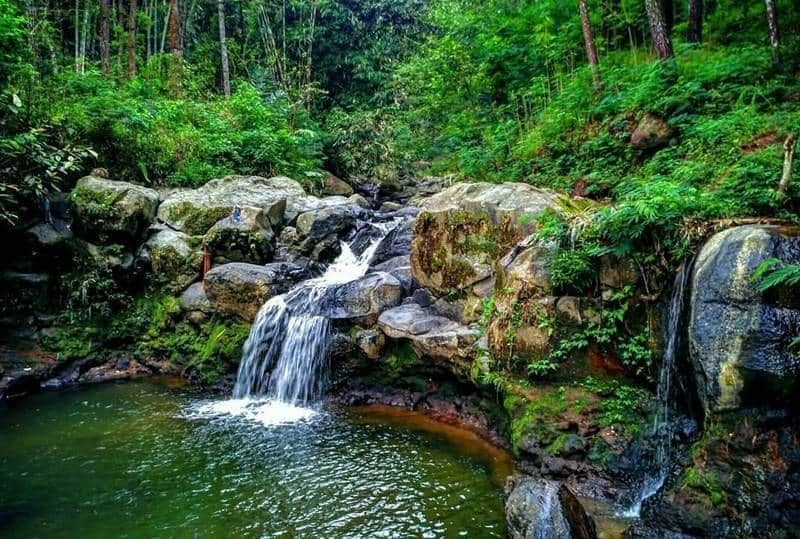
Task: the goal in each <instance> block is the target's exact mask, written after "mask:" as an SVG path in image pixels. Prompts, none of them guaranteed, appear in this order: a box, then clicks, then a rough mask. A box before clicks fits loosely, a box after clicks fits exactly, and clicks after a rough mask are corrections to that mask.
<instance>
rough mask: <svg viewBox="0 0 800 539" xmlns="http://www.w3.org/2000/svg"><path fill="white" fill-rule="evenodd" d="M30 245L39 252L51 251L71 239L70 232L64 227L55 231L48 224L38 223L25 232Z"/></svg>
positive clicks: (54, 228) (53, 227)
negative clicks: (35, 247)
mask: <svg viewBox="0 0 800 539" xmlns="http://www.w3.org/2000/svg"><path fill="white" fill-rule="evenodd" d="M25 233H26V235H27V236H28V239H29V240H30V241H31V243H32V244H33V245H35V246H37V247H38V248H39V249H40V250H45V249H52V248H54V247H56V246H58V245H61V244H63V243H65V242H67V241H69V240H71V239H72V231H71V230H70V229H68V228H66V227H64V228H63V229H61V230H57V229H56V227H55V226H53V225H52V224H50V223H39V224H38V225H34V226H32V227H31V228H29V229H28V230H27V231H26V232H25Z"/></svg>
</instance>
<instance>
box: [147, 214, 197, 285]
mask: <svg viewBox="0 0 800 539" xmlns="http://www.w3.org/2000/svg"><path fill="white" fill-rule="evenodd" d="M198 244H199V241H198V239H197V238H192V237H191V236H188V235H186V234H184V233H182V232H177V231H175V230H172V229H169V228H163V229H161V230H159V231H158V232H156V233H155V234H154V235H153V236H151V237H150V238H149V239H148V240H147V242H145V244H144V245H143V246H142V248H141V249H140V250H139V258H140V260H141V259H146V260H149V262H150V267H151V268H152V270H153V274H154V275H155V276H156V277H158V278H160V279H162V280H168V281H170V284H171V285H172V286H173V288H174V289H176V290H181V289H183V288H186V287H187V286H189V285H190V284H191V283H193V282H194V281H196V280H197V279H199V278H200V270H201V269H202V266H203V252H202V251H201V250H200V249H198V247H199V245H198Z"/></svg>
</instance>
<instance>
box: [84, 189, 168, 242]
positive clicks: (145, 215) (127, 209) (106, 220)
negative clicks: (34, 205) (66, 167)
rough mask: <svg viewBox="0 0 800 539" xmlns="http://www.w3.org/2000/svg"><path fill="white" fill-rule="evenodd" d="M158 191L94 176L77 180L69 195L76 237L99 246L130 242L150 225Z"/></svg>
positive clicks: (157, 199)
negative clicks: (83, 238) (91, 241)
mask: <svg viewBox="0 0 800 539" xmlns="http://www.w3.org/2000/svg"><path fill="white" fill-rule="evenodd" d="M158 201H159V198H158V192H157V191H155V190H153V189H148V188H147V187H142V186H141V185H135V184H132V183H127V182H118V181H114V180H108V179H105V178H98V177H95V176H86V177H84V178H81V179H80V180H78V183H77V184H76V185H75V189H74V190H73V191H72V193H71V194H70V202H71V204H72V207H73V215H74V218H75V222H74V226H75V229H76V231H77V232H78V234H79V235H80V236H82V237H85V238H87V239H90V240H93V241H97V242H100V243H111V242H115V241H118V242H122V243H128V244H130V243H133V242H134V241H135V240H136V239H138V238H139V236H140V235H141V234H142V233H143V232H144V230H145V229H146V228H147V227H148V226H150V223H152V221H153V219H155V216H156V210H157V209H158Z"/></svg>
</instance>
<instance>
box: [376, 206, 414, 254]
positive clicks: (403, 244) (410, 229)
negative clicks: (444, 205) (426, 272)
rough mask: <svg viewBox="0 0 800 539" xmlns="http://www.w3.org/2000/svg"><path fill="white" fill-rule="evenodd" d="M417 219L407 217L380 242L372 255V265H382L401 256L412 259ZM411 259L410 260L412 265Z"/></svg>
mask: <svg viewBox="0 0 800 539" xmlns="http://www.w3.org/2000/svg"><path fill="white" fill-rule="evenodd" d="M414 221H416V217H405V218H403V220H402V221H401V222H400V223H398V224H397V225H396V226H395V227H394V228H393V229H392V230H390V231H389V233H388V234H386V236H385V237H384V238H383V239H382V240H381V241H380V243H379V244H378V246H377V247H376V248H375V253H374V254H373V255H372V260H370V263H371V264H373V265H374V264H380V263H382V262H385V261H387V260H390V259H392V258H397V257H399V256H406V257H410V255H411V242H412V241H413V239H414ZM410 261H411V259H410V258H409V264H408V265H410Z"/></svg>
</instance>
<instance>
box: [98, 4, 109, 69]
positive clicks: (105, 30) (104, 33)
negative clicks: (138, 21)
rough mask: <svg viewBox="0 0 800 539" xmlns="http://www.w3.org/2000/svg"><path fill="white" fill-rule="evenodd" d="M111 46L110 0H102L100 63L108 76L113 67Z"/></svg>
mask: <svg viewBox="0 0 800 539" xmlns="http://www.w3.org/2000/svg"><path fill="white" fill-rule="evenodd" d="M110 47H111V29H110V28H109V24H108V0H100V64H101V66H102V70H103V75H106V76H108V72H109V69H110V67H111V58H110V55H109V52H110V51H109V48H110Z"/></svg>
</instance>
